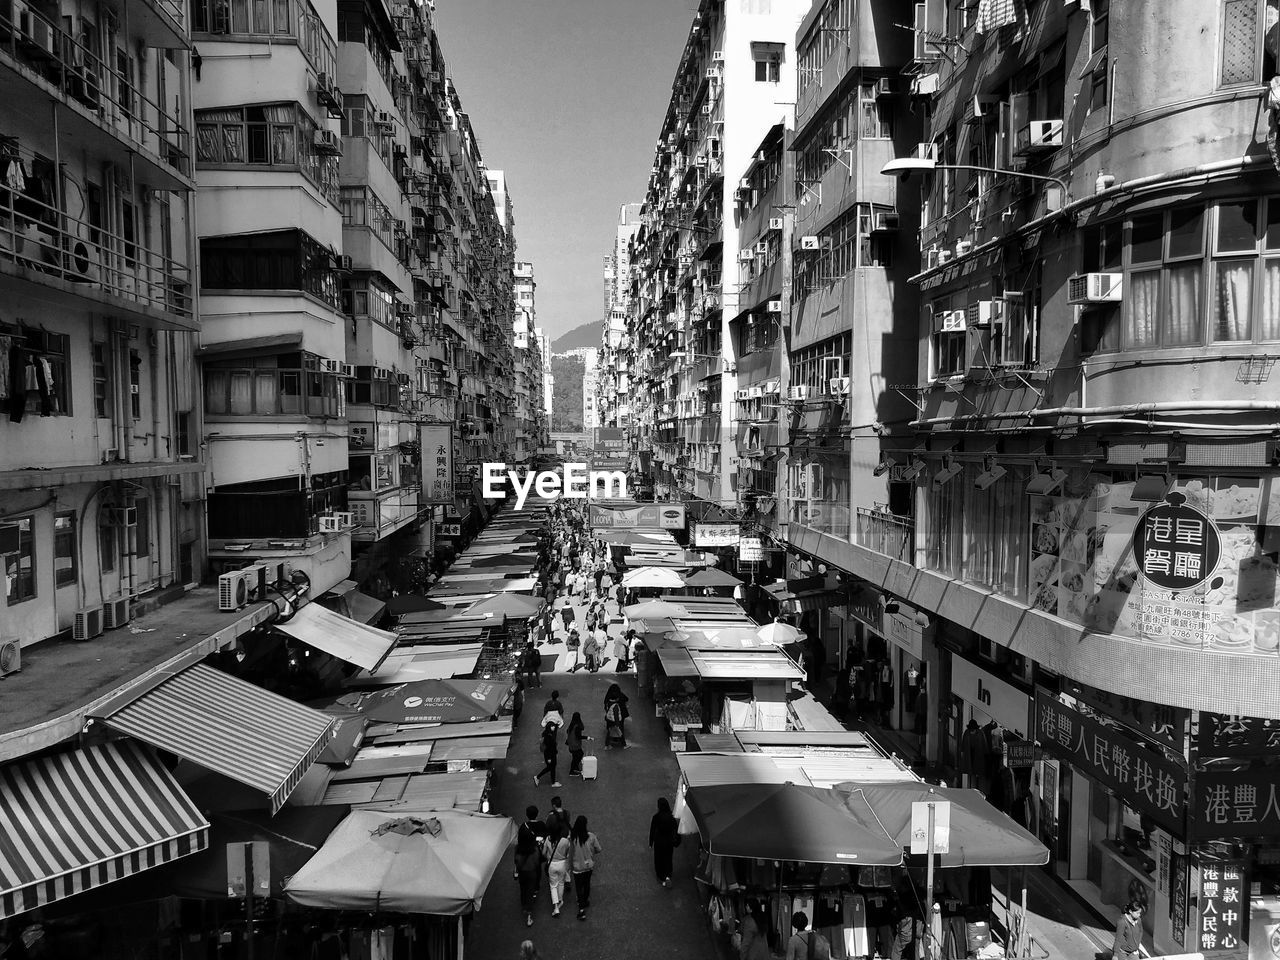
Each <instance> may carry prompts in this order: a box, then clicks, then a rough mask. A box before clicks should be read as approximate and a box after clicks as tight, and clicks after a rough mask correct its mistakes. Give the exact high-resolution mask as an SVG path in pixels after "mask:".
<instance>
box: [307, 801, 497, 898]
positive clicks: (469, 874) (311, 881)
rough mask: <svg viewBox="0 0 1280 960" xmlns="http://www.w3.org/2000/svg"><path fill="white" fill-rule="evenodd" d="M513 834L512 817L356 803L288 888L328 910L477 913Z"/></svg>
mask: <svg viewBox="0 0 1280 960" xmlns="http://www.w3.org/2000/svg"><path fill="white" fill-rule="evenodd" d="M515 836H516V829H515V825H514V824H513V823H512V822H511V820H510V819H509V818H507V817H493V816H488V815H486V814H481V813H466V812H464V811H461V810H433V811H431V812H429V813H425V812H424V813H406V812H404V811H394V812H393V811H384V810H354V811H352V812H351V813H350V814H349V815H348V816H347V819H345V820H343V821H342V823H340V824H338V828H337V829H336V830H334V831H333V833H331V834H330V835H329V839H327V840H326V841H325V842H324V846H322V847H321V848H320V850H319V851H318V852H317V853H316V854H315V856H313V857H312V858H311V859H310V860H309V861H307V863H306V865H305V866H303V867H302V868H301V869H300V870H298V872H297V873H295V874H294V875H293V877H292V878H290V880H289V882H288V883H287V884H286V885H285V894H286V895H287V896H288V897H289V899H291V900H293V901H294V902H295V903H300V904H302V905H303V906H308V907H322V908H325V909H329V910H359V911H365V912H373V913H377V912H387V911H389V912H392V913H429V914H435V915H437V916H460V915H462V914H466V913H472V912H474V911H475V910H477V909H479V907H480V903H481V900H482V898H483V897H484V893H485V890H486V889H487V888H488V886H489V881H490V879H492V877H493V873H494V871H495V870H496V869H497V868H498V864H499V863H500V862H501V861H502V858H503V856H504V855H505V854H506V852H507V847H508V846H509V845H510V843H511V841H512V840H514V839H515Z"/></svg>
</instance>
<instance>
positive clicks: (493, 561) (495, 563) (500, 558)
mask: <svg viewBox="0 0 1280 960" xmlns="http://www.w3.org/2000/svg"><path fill="white" fill-rule="evenodd" d="M533 561H534V557H533V555H532V554H529V556H528V562H525V558H524V555H521V554H517V553H515V552H514V551H512V552H511V553H495V554H492V555H491V556H487V557H476V558H475V559H474V560H472V561H471V563H470V565H471V566H473V567H511V568H513V569H515V568H520V569H522V570H527V569H529V567H531V566H533Z"/></svg>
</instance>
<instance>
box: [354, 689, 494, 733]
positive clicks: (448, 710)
mask: <svg viewBox="0 0 1280 960" xmlns="http://www.w3.org/2000/svg"><path fill="white" fill-rule="evenodd" d="M508 689H509V684H507V683H505V682H503V683H499V682H497V681H494V680H459V679H453V680H417V681H415V682H413V683H404V684H401V685H400V686H398V687H388V688H387V689H386V690H379V691H378V692H377V693H371V694H369V695H368V696H367V697H365V698H364V699H363V700H361V701H360V705H359V707H358V708H357V709H358V710H359V711H360V712H361V713H363V714H364V715H365V716H366V717H368V718H369V719H370V720H379V721H381V722H383V723H470V722H472V721H475V720H488V719H490V718H491V717H494V716H496V715H497V713H498V708H499V707H500V706H501V705H502V701H503V698H505V697H506V695H507V690H508Z"/></svg>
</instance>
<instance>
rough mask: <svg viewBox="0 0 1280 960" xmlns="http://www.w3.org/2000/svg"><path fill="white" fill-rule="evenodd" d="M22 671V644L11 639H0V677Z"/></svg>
mask: <svg viewBox="0 0 1280 960" xmlns="http://www.w3.org/2000/svg"><path fill="white" fill-rule="evenodd" d="M21 670H22V644H21V643H20V642H19V641H18V640H16V639H14V638H12V637H4V638H3V639H0V677H7V676H8V675H9V674H11V673H18V672H20V671H21Z"/></svg>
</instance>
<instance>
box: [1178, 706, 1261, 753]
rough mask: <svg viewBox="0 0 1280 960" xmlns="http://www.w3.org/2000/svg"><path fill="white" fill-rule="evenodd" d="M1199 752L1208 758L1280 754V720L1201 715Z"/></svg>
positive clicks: (1198, 739) (1219, 714)
mask: <svg viewBox="0 0 1280 960" xmlns="http://www.w3.org/2000/svg"><path fill="white" fill-rule="evenodd" d="M1196 750H1198V751H1199V753H1200V755H1201V756H1207V757H1269V756H1274V755H1275V754H1276V752H1277V751H1280V720H1272V719H1268V718H1265V717H1237V716H1232V715H1231V714H1226V713H1210V712H1208V711H1204V712H1201V714H1200V728H1199V730H1198V731H1197V732H1196Z"/></svg>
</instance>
